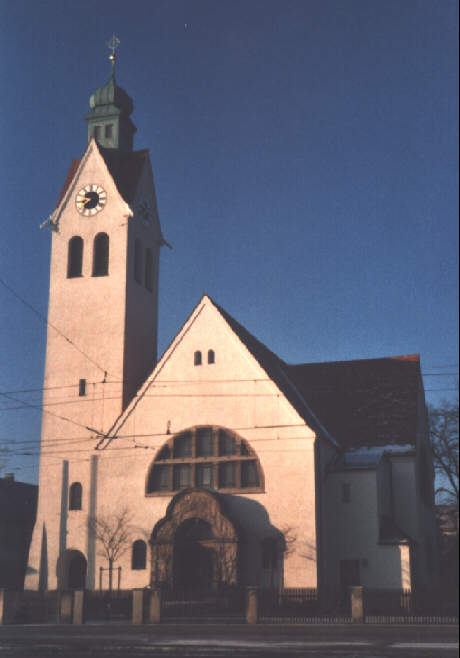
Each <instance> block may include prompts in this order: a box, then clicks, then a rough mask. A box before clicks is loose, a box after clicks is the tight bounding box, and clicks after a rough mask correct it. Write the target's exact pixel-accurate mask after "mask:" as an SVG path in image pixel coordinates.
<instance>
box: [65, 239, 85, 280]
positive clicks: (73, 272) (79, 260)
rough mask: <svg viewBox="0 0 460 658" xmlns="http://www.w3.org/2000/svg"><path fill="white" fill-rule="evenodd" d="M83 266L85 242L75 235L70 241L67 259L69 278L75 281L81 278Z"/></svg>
mask: <svg viewBox="0 0 460 658" xmlns="http://www.w3.org/2000/svg"><path fill="white" fill-rule="evenodd" d="M82 265H83V240H82V239H81V237H80V236H79V235H74V237H73V238H70V240H69V252H68V258H67V278H68V279H73V278H74V277H76V276H81V270H82Z"/></svg>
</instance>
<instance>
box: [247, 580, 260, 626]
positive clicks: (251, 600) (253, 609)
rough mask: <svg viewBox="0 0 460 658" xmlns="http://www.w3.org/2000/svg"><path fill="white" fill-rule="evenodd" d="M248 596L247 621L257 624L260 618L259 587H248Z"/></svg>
mask: <svg viewBox="0 0 460 658" xmlns="http://www.w3.org/2000/svg"><path fill="white" fill-rule="evenodd" d="M247 592H248V598H247V608H246V623H247V624H257V619H258V596H257V587H248V588H247Z"/></svg>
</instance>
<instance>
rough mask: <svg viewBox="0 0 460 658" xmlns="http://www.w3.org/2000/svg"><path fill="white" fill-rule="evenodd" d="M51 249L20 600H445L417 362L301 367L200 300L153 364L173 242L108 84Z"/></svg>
mask: <svg viewBox="0 0 460 658" xmlns="http://www.w3.org/2000/svg"><path fill="white" fill-rule="evenodd" d="M90 106H91V112H90V114H89V115H88V116H87V117H86V119H87V122H88V146H87V148H86V150H85V153H84V154H83V156H82V158H81V159H79V160H75V161H74V162H73V163H72V165H71V167H70V170H69V173H68V176H67V179H66V180H65V183H64V186H63V189H62V192H61V195H60V198H59V202H58V205H57V207H56V210H55V211H54V213H53V215H52V217H51V219H50V224H49V226H50V228H51V229H52V230H51V235H52V249H51V267H50V295H49V311H48V323H49V328H48V337H47V352H46V366H45V381H44V400H43V422H42V444H41V457H40V479H39V502H38V511H37V520H36V524H35V528H34V534H33V540H32V545H31V549H30V554H29V563H28V568H27V574H26V581H25V588H26V589H35V590H37V589H40V590H46V589H51V590H53V589H67V588H82V587H85V588H87V589H98V588H100V587H102V588H107V587H108V576H107V567H108V563H107V556H106V555H104V553H103V551H102V550H101V548H102V547H101V545H100V544H101V542H100V539H99V538H98V532H97V525H96V524H97V523H98V522H99V523H100V522H104V523H106V524H108V525H109V526H110V524H113V523H114V522H116V520H117V519H120V518H121V517H122V516H123V524H124V528H123V529H124V530H126V539H125V541H124V545H123V550H122V551H120V554H119V555H118V556H117V557H116V559H115V562H114V564H113V567H114V568H115V569H116V570H117V574H118V576H119V578H120V581H121V582H120V586H121V587H122V588H123V589H127V588H142V587H147V586H151V585H163V586H168V587H205V588H211V589H212V588H216V587H217V586H219V585H221V584H229V585H234V584H242V585H243V584H246V585H258V586H261V587H270V588H275V589H281V588H286V587H304V588H323V587H324V588H326V587H331V588H338V587H346V586H348V585H353V584H361V585H364V586H366V587H372V588H395V589H403V588H404V589H411V588H414V587H416V586H433V585H436V584H437V579H438V565H437V545H436V531H435V519H434V496H433V478H434V473H433V468H432V463H431V458H430V453H429V450H428V443H427V414H426V407H425V397H424V390H423V384H422V377H421V370H420V362H419V358H418V356H417V355H409V356H397V357H389V358H376V359H368V360H360V361H347V362H329V363H312V364H298V365H289V364H286V363H285V362H284V361H283V360H282V359H280V358H279V357H277V356H276V355H275V354H273V353H272V352H271V351H270V350H269V349H268V348H267V347H265V346H264V345H263V344H262V343H260V342H259V341H258V340H257V339H256V338H255V337H254V336H252V335H251V334H250V333H249V332H248V331H247V330H246V329H245V328H244V327H243V326H242V325H240V324H239V323H238V322H237V321H236V320H235V319H233V318H232V317H231V316H230V315H229V314H228V313H227V312H226V311H225V310H224V309H223V308H221V307H220V306H219V305H218V304H217V303H216V302H215V301H214V300H212V299H211V298H209V297H208V296H206V295H203V297H202V298H201V300H200V301H199V302H198V304H197V305H196V307H195V308H194V310H193V312H192V313H191V315H190V316H189V317H188V318H187V319H186V320H185V323H184V325H183V326H182V328H181V329H180V331H179V332H178V334H177V335H176V336H175V338H174V339H173V340H172V342H171V344H170V345H169V347H168V348H167V349H166V351H165V352H164V354H163V355H162V356H161V358H160V359H159V360H158V358H157V353H156V344H157V324H158V317H157V316H158V272H159V254H160V249H161V246H162V245H163V244H165V241H164V239H163V237H162V232H161V228H160V223H159V218H158V212H157V204H156V197H155V188H154V182H153V174H152V169H151V166H150V161H149V156H148V152H147V151H145V150H143V151H133V135H134V132H135V130H136V129H135V127H134V124H133V123H132V121H131V118H130V114H131V112H132V109H133V106H132V101H131V99H130V98H129V96H128V95H127V94H126V92H125V91H124V90H123V89H121V88H120V87H118V86H117V84H116V82H115V78H114V75H112V77H111V78H110V81H109V82H108V84H107V85H106V86H105V87H102V88H100V89H98V90H96V92H95V93H94V94H93V95H92V97H91V100H90Z"/></svg>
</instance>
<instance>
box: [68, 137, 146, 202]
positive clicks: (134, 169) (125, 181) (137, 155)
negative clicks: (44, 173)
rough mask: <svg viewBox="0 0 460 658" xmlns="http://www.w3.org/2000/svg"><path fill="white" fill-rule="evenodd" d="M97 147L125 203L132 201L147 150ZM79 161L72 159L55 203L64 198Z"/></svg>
mask: <svg viewBox="0 0 460 658" xmlns="http://www.w3.org/2000/svg"><path fill="white" fill-rule="evenodd" d="M98 149H99V151H100V153H101V155H102V157H103V158H104V161H105V163H106V165H107V168H108V170H109V171H110V174H111V176H112V178H113V179H114V181H115V185H116V186H117V189H118V191H119V192H120V194H121V196H122V197H123V199H124V200H125V201H126V203H129V204H131V203H132V202H133V201H134V195H135V194H136V189H137V185H138V183H139V179H140V176H141V173H142V170H143V167H144V163H145V161H146V159H147V158H148V150H147V149H143V150H141V151H132V152H123V151H119V150H118V149H107V148H103V147H102V146H99V145H98ZM80 162H81V158H80V159H77V160H72V164H71V165H70V168H69V171H68V174H67V177H66V179H65V182H64V185H63V186H62V190H61V193H60V195H59V199H58V203H57V205H59V204H60V203H61V201H62V199H63V198H64V196H65V194H66V192H67V190H68V188H69V186H70V184H71V182H72V180H73V178H74V176H75V174H76V172H77V169H78V167H79V166H80Z"/></svg>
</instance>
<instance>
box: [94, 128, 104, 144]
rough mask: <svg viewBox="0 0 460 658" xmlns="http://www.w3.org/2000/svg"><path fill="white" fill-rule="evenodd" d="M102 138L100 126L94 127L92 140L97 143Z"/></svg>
mask: <svg viewBox="0 0 460 658" xmlns="http://www.w3.org/2000/svg"><path fill="white" fill-rule="evenodd" d="M101 137H102V126H95V127H94V139H95V140H96V141H97V142H99V141H100V140H101Z"/></svg>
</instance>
